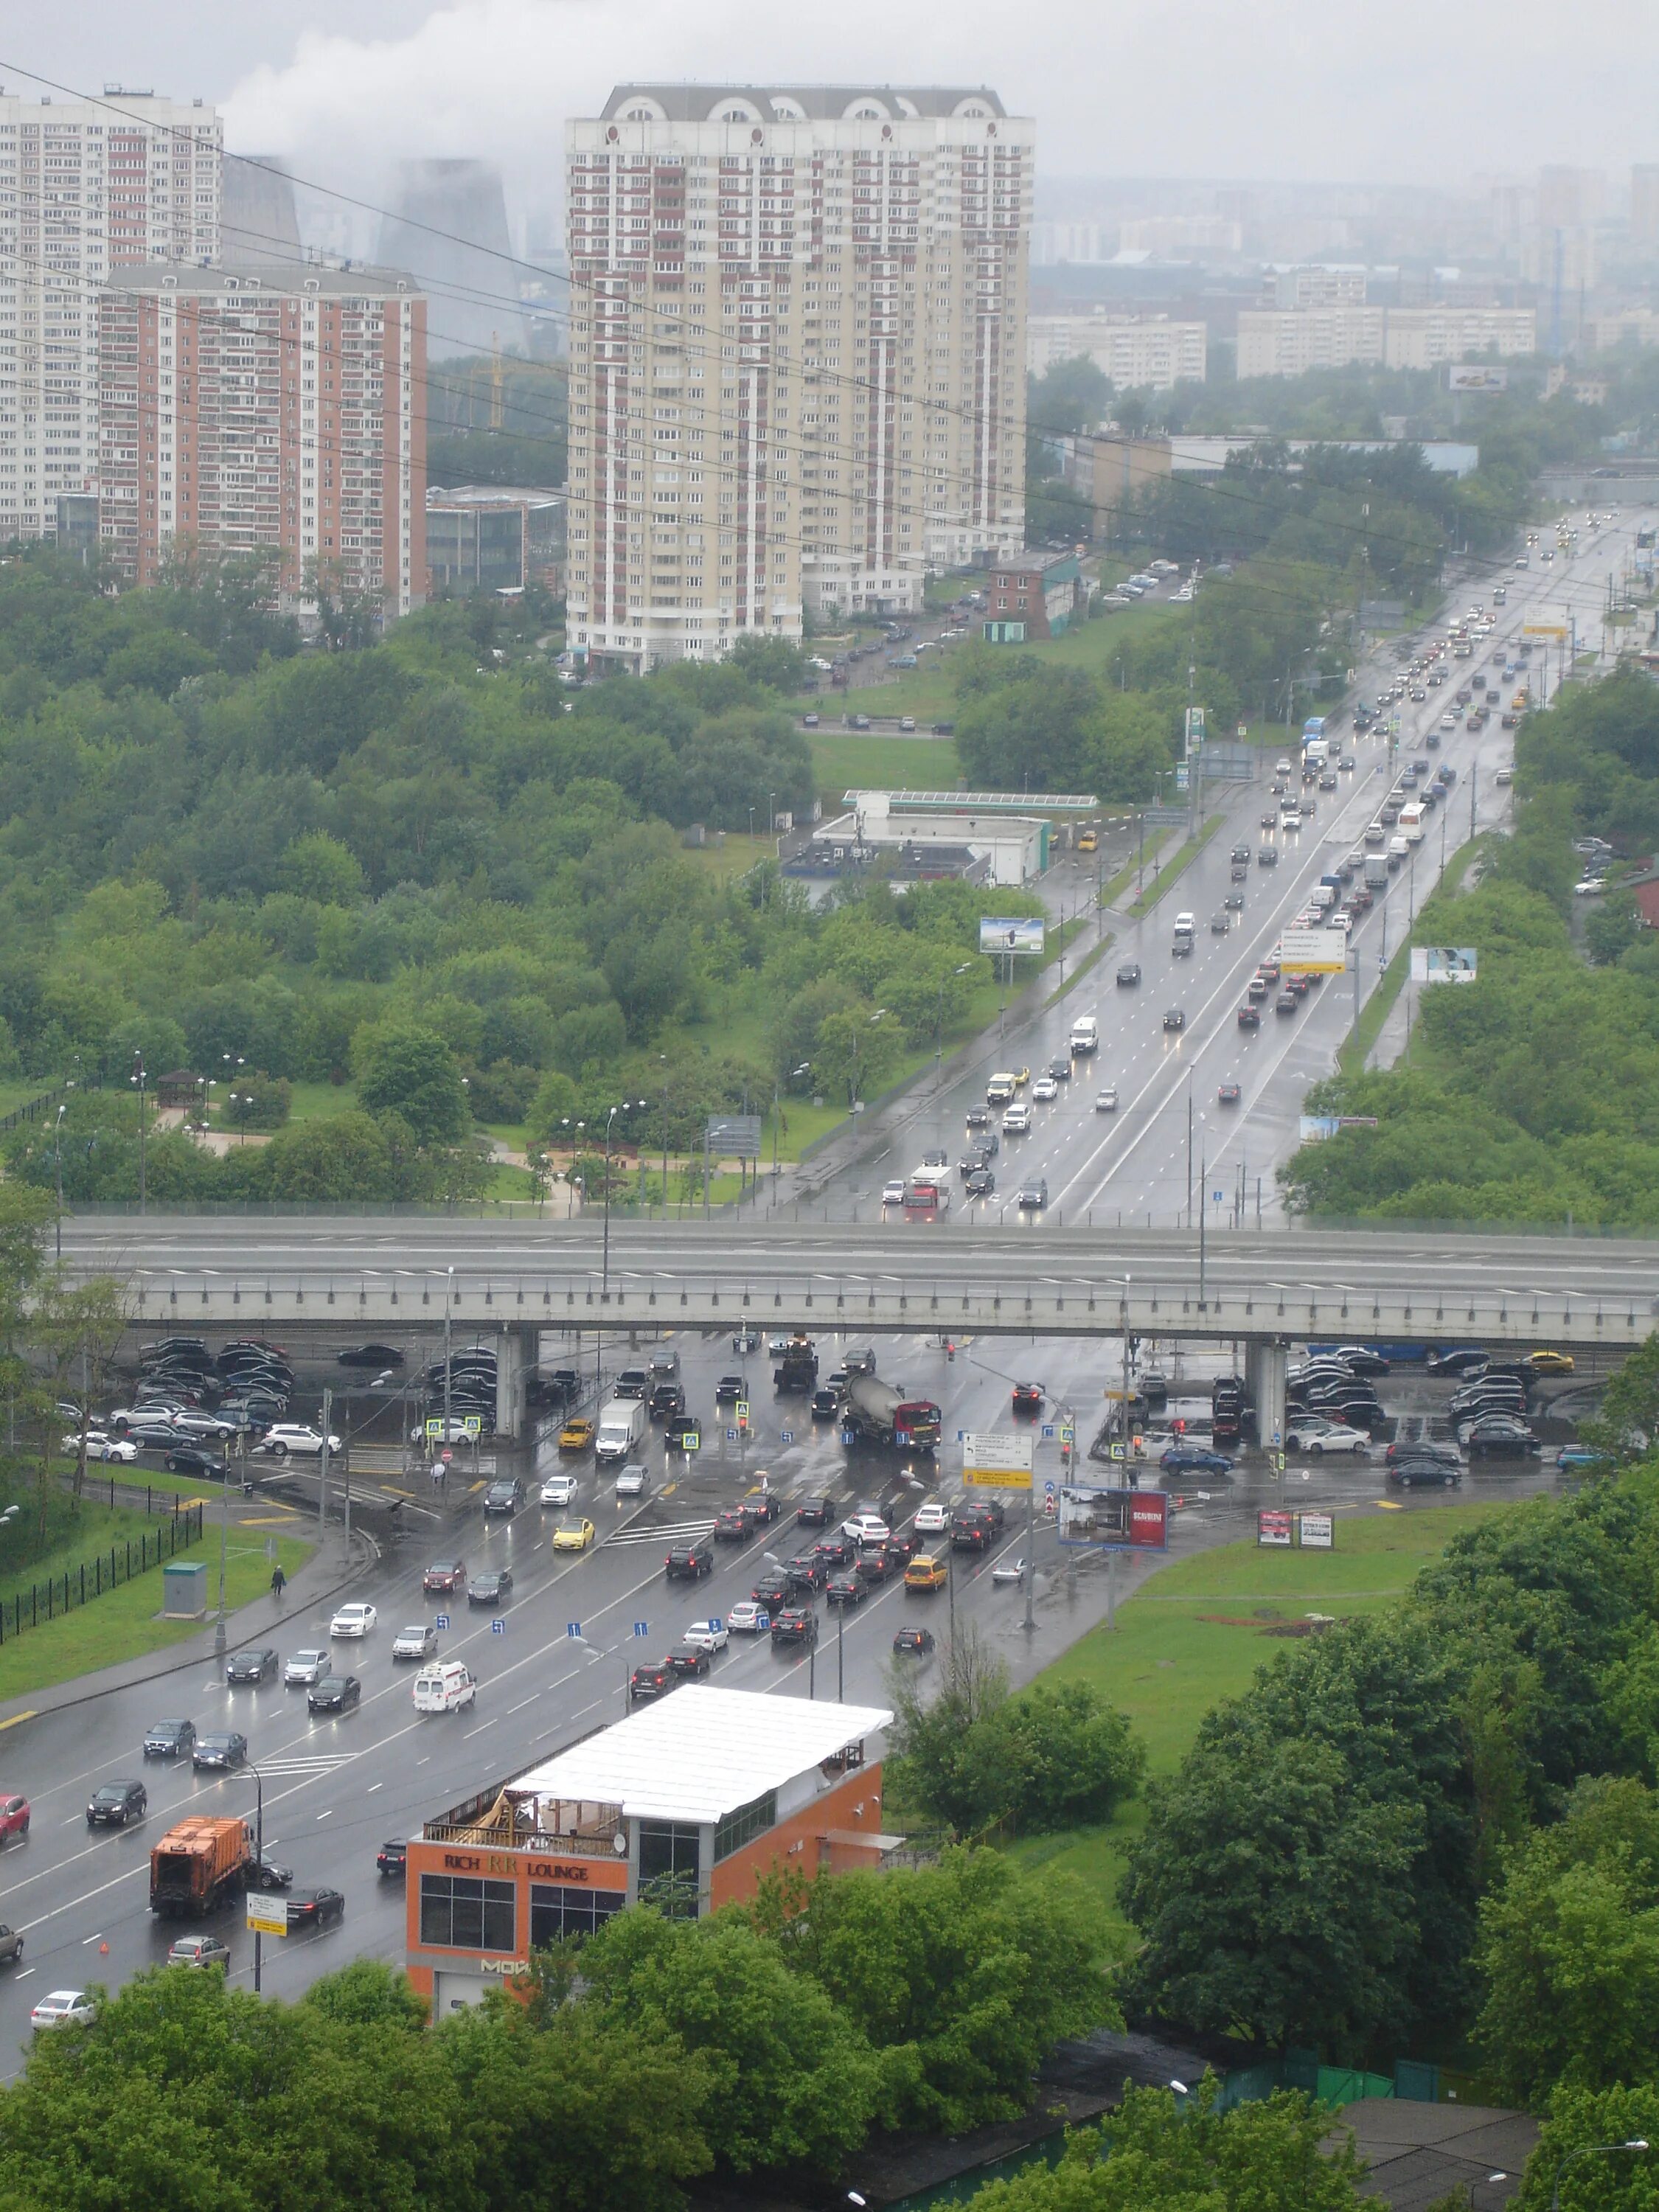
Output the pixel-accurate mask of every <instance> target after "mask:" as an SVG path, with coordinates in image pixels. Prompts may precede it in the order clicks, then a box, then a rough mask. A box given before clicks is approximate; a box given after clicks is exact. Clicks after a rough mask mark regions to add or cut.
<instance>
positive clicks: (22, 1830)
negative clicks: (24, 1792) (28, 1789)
mask: <svg viewBox="0 0 1659 2212" xmlns="http://www.w3.org/2000/svg"><path fill="white" fill-rule="evenodd" d="M28 1832H29V1801H28V1799H27V1797H0V1844H9V1843H10V1842H11V1841H12V1840H13V1839H14V1838H15V1839H16V1841H17V1842H19V1843H21V1841H22V1839H23V1838H24V1837H25V1836H27V1833H28Z"/></svg>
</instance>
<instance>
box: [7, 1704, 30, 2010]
mask: <svg viewBox="0 0 1659 2212" xmlns="http://www.w3.org/2000/svg"><path fill="white" fill-rule="evenodd" d="M37 1717H38V1715H37V1712H36V1710H35V1708H34V1707H33V1706H31V1707H30V1709H29V1711H27V1712H26V1713H14V1714H13V1715H12V1717H11V1718H10V1719H9V1721H0V1729H9V1728H15V1727H17V1725H18V1723H20V1722H21V1721H32V1720H34V1719H36V1718H37ZM29 1971H30V1972H31V1973H33V1971H34V1970H33V1967H31V1968H30V1969H29ZM21 1978H22V1977H21V1975H20V1976H19V1977H18V1979H19V1980H20V1981H21Z"/></svg>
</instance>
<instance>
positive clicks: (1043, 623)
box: [984, 553, 1088, 645]
mask: <svg viewBox="0 0 1659 2212" xmlns="http://www.w3.org/2000/svg"><path fill="white" fill-rule="evenodd" d="M1087 603H1088V586H1087V585H1086V583H1085V580H1084V576H1083V571H1082V569H1081V568H1080V567H1079V562H1078V557H1077V556H1076V554H1075V553H1022V554H1020V555H1018V557H1017V558H1015V559H1013V560H1011V561H994V562H992V563H991V567H990V574H989V576H988V577H987V581H986V586H985V609H986V612H985V623H984V633H985V638H986V641H987V643H988V644H991V645H1028V644H1030V641H1031V640H1032V639H1033V638H1038V637H1060V636H1061V635H1064V633H1065V632H1066V630H1067V629H1070V628H1071V625H1072V618H1073V616H1074V615H1075V614H1077V612H1078V611H1079V609H1080V608H1082V607H1083V606H1085V605H1087Z"/></svg>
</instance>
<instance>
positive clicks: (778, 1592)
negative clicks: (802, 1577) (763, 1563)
mask: <svg viewBox="0 0 1659 2212" xmlns="http://www.w3.org/2000/svg"><path fill="white" fill-rule="evenodd" d="M749 1595H750V1597H752V1598H753V1599H754V1601H755V1602H756V1604H757V1606H760V1607H763V1610H764V1611H766V1612H767V1613H781V1611H782V1610H783V1608H784V1607H785V1606H787V1604H788V1602H789V1601H790V1599H791V1598H792V1597H793V1595H794V1589H793V1585H792V1584H791V1583H790V1580H789V1577H788V1576H787V1575H785V1574H776V1573H775V1574H769V1575H763V1576H762V1577H761V1578H760V1580H759V1581H758V1582H757V1583H756V1584H755V1587H754V1589H752V1590H750V1593H749Z"/></svg>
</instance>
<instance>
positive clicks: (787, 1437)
mask: <svg viewBox="0 0 1659 2212" xmlns="http://www.w3.org/2000/svg"><path fill="white" fill-rule="evenodd" d="M782 1434H783V1441H784V1443H787V1444H792V1443H794V1441H795V1432H794V1431H793V1429H785V1430H784V1431H783V1432H782Z"/></svg>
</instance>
